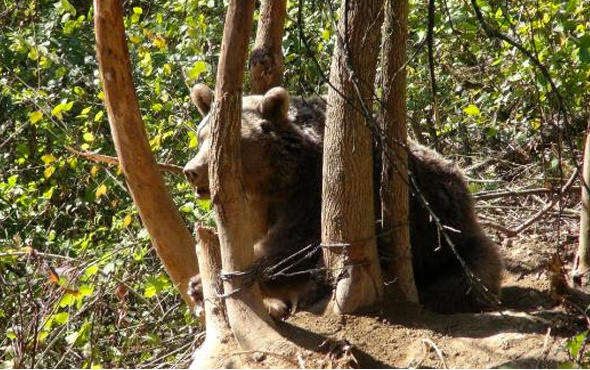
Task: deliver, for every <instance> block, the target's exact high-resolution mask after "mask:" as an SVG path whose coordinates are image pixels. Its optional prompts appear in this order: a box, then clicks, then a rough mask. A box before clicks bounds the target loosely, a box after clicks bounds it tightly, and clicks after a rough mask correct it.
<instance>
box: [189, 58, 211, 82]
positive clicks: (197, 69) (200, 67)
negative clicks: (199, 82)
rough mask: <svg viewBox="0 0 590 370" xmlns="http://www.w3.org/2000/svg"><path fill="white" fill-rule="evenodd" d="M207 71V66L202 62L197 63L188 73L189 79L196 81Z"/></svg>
mask: <svg viewBox="0 0 590 370" xmlns="http://www.w3.org/2000/svg"><path fill="white" fill-rule="evenodd" d="M206 70H207V64H206V63H205V62H203V61H202V60H199V61H197V62H195V64H194V65H193V68H191V70H190V71H189V73H188V77H189V78H190V79H191V80H194V79H196V78H198V77H199V75H200V74H201V73H203V72H205V71H206Z"/></svg>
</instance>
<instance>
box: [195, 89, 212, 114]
mask: <svg viewBox="0 0 590 370" xmlns="http://www.w3.org/2000/svg"><path fill="white" fill-rule="evenodd" d="M191 100H192V101H193V104H194V105H196V106H197V109H198V110H199V112H201V114H202V115H203V116H206V115H207V114H209V111H210V110H211V104H212V103H213V91H211V89H210V88H209V86H207V85H205V84H197V85H195V86H194V87H193V89H192V90H191Z"/></svg>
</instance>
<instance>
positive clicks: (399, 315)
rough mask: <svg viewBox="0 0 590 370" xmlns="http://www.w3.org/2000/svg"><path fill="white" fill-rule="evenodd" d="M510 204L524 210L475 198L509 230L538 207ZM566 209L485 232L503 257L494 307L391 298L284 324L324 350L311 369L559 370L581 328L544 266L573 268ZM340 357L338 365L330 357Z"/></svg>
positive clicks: (573, 242) (485, 214) (573, 227)
mask: <svg viewBox="0 0 590 370" xmlns="http://www.w3.org/2000/svg"><path fill="white" fill-rule="evenodd" d="M537 198H538V197H537ZM510 202H517V203H518V204H513V207H514V209H517V208H521V210H524V211H522V212H518V211H515V212H511V213H509V214H508V213H505V212H504V211H503V210H504V208H503V207H500V208H494V204H495V203H494V202H493V201H487V202H486V203H482V202H478V206H479V207H483V208H486V207H488V208H489V209H487V208H486V210H484V211H482V218H484V219H486V220H502V224H503V225H505V226H506V227H510V226H512V227H515V226H518V225H519V224H521V223H522V222H525V221H526V219H527V217H529V215H528V214H527V213H526V209H527V207H528V208H529V209H530V214H531V215H534V214H535V212H536V209H538V208H539V207H540V206H539V202H540V199H525V200H523V199H518V200H514V201H509V202H507V201H506V200H503V201H501V203H503V204H504V205H506V204H507V203H510ZM531 202H532V203H535V204H536V205H537V206H536V207H532V206H531V204H530V203H531ZM541 203H543V202H541ZM574 203H575V202H574ZM509 206H510V204H508V206H507V207H509ZM574 207H575V205H574ZM563 209H565V208H564V207H562V212H557V211H551V212H547V214H545V215H544V216H543V217H541V218H540V219H539V220H538V221H536V222H535V223H534V224H533V225H532V226H531V227H530V228H527V229H526V230H524V231H523V232H521V233H519V234H518V235H516V236H514V237H510V238H509V237H506V235H505V234H503V233H501V232H499V231H497V230H495V229H494V228H488V229H487V231H488V233H489V234H490V235H491V236H492V237H493V238H494V239H495V240H496V241H497V242H498V244H499V245H500V247H501V251H502V254H503V256H504V258H505V267H506V272H505V276H504V280H503V282H504V283H503V290H502V296H501V300H502V305H501V307H499V308H498V309H496V310H493V311H490V312H484V313H469V314H454V315H440V314H435V313H432V312H429V311H427V310H424V309H422V308H420V307H408V306H407V305H406V306H401V305H398V304H396V303H395V302H388V303H387V304H385V308H384V311H383V312H381V313H379V314H375V315H372V316H346V315H345V316H341V317H336V316H334V317H325V316H324V317H320V316H317V315H314V314H312V313H309V312H299V313H297V314H295V315H294V316H293V317H291V318H290V319H288V320H287V322H286V324H285V325H286V326H287V327H289V328H290V329H291V330H294V331H296V332H303V333H305V334H306V335H307V336H306V335H303V336H302V335H299V336H298V335H295V336H294V337H293V340H294V341H296V342H297V339H296V338H298V337H299V338H307V339H304V340H303V341H304V342H305V343H298V344H300V345H301V346H303V347H306V348H308V349H312V350H317V349H318V347H322V349H324V350H325V351H327V353H328V354H329V355H326V356H325V358H324V359H323V360H321V359H320V360H319V361H320V362H319V363H316V364H315V365H314V366H325V367H340V366H351V367H357V366H358V367H371V368H391V367H402V368H406V367H421V368H498V367H504V368H556V367H558V366H559V365H560V364H562V363H564V362H566V361H569V357H568V351H567V349H566V348H565V343H566V341H567V340H568V339H569V338H571V337H572V335H575V334H576V333H579V332H580V331H582V330H584V320H583V317H582V315H580V314H579V312H574V311H575V310H572V309H571V308H570V309H567V308H566V305H564V304H562V303H561V302H559V301H556V300H555V299H553V298H552V295H551V292H550V284H549V279H548V273H547V270H546V266H547V262H548V261H549V260H550V259H551V257H552V256H553V255H554V254H555V253H556V252H558V253H559V256H560V257H561V258H562V260H563V266H564V267H565V268H566V269H568V268H571V265H572V259H573V256H574V252H575V249H576V246H577V239H576V237H575V236H576V235H577V232H578V230H577V220H576V218H575V217H574V214H575V212H573V210H570V211H569V212H570V213H571V217H564V211H563ZM566 210H567V209H566ZM566 213H567V212H566ZM310 336H311V337H312V338H314V339H313V340H310V339H309V338H310ZM326 340H328V342H326V343H324V344H323V345H321V343H323V342H324V341H326ZM327 347H330V348H327ZM337 358H340V360H341V362H339V363H338V362H335V361H336V360H335V359H337ZM332 360H334V361H332ZM342 361H344V362H342ZM309 365H311V364H309ZM302 366H305V364H304V363H303V364H302ZM309 367H312V366H309Z"/></svg>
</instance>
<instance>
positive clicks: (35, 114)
mask: <svg viewBox="0 0 590 370" xmlns="http://www.w3.org/2000/svg"><path fill="white" fill-rule="evenodd" d="M41 118H43V112H41V111H35V112H33V113H31V114H29V121H31V123H32V124H33V125H34V124H35V123H37V122H39V120H40V119H41Z"/></svg>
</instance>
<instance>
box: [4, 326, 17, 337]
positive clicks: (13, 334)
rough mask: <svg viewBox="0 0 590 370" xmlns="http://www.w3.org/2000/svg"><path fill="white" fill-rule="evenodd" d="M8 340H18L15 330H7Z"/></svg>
mask: <svg viewBox="0 0 590 370" xmlns="http://www.w3.org/2000/svg"><path fill="white" fill-rule="evenodd" d="M6 338H8V339H16V333H15V332H14V330H13V329H12V328H8V329H7V330H6Z"/></svg>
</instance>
